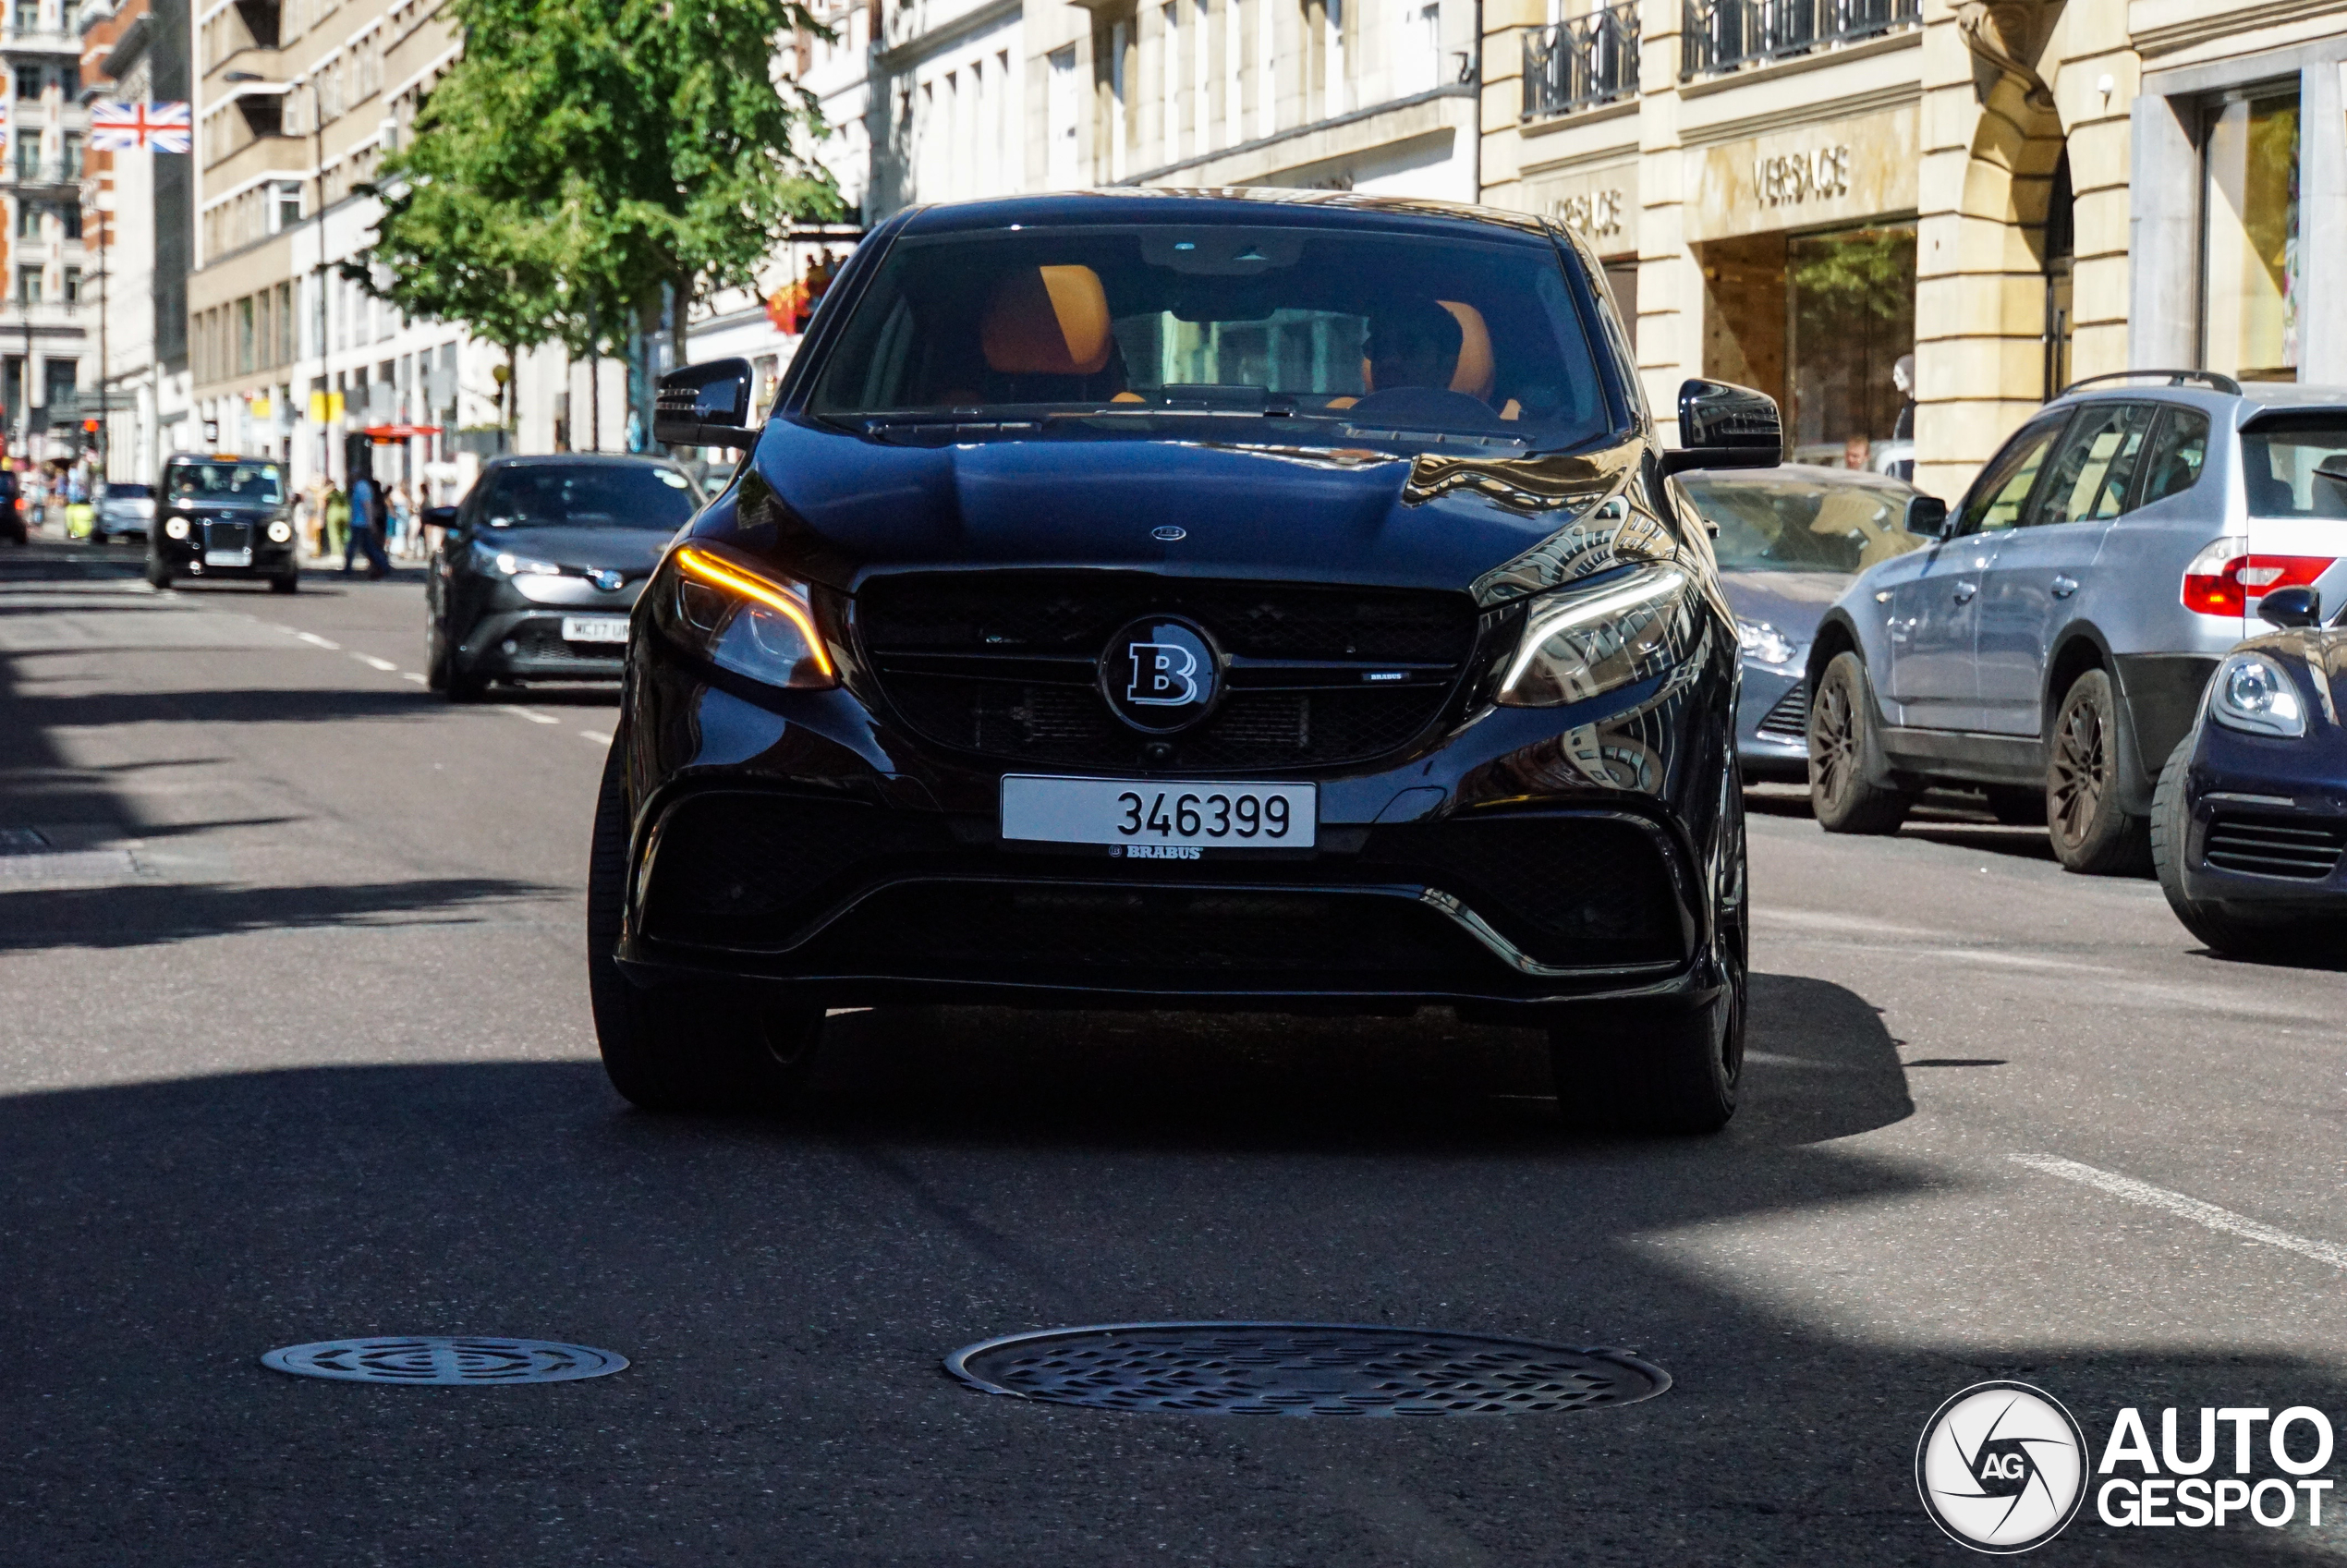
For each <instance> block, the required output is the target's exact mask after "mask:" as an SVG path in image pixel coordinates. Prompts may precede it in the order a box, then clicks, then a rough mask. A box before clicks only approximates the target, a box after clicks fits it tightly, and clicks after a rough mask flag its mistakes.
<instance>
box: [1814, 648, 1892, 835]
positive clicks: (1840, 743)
mask: <svg viewBox="0 0 2347 1568" xmlns="http://www.w3.org/2000/svg"><path fill="white" fill-rule="evenodd" d="M1873 749H1874V699H1872V698H1871V697H1870V696H1869V695H1868V694H1867V667H1866V665H1865V664H1864V663H1863V662H1860V660H1859V658H1858V656H1857V654H1855V653H1837V654H1835V655H1834V656H1833V659H1832V661H1831V662H1829V663H1828V664H1827V665H1826V673H1825V674H1824V675H1820V676H1819V677H1818V690H1817V694H1816V695H1815V696H1814V697H1813V698H1811V699H1810V701H1809V809H1810V810H1811V811H1812V812H1813V813H1815V814H1816V816H1817V819H1818V826H1819V827H1821V828H1823V829H1825V831H1826V832H1828V833H1897V832H1898V831H1899V824H1900V823H1902V822H1903V821H1905V820H1907V812H1908V810H1909V808H1912V807H1913V806H1914V805H1915V796H1914V795H1913V794H1912V793H1910V792H1908V791H1906V790H1900V789H1885V788H1883V787H1881V786H1880V785H1879V784H1869V783H1867V777H1866V760H1867V754H1868V753H1869V752H1871V751H1872V750H1873Z"/></svg>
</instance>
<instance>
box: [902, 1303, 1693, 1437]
mask: <svg viewBox="0 0 2347 1568" xmlns="http://www.w3.org/2000/svg"><path fill="white" fill-rule="evenodd" d="M945 1369H946V1370H947V1371H949V1372H951V1373H953V1374H954V1376H955V1377H957V1378H959V1379H961V1380H962V1381H964V1382H966V1383H967V1384H969V1385H970V1386H971V1387H972V1388H977V1389H982V1390H984V1391H985V1392H988V1393H1007V1394H1015V1395H1017V1396H1018V1397H1019V1398H1021V1399H1038V1400H1044V1401H1048V1402H1049V1403H1051V1404H1089V1405H1096V1406H1099V1407H1101V1408H1103V1409H1109V1410H1186V1411H1196V1412H1199V1413H1202V1414H1210V1415H1231V1416H1510V1415H1517V1414H1532V1413H1536V1412H1550V1411H1560V1410H1587V1409H1590V1408H1593V1407H1597V1406H1603V1405H1614V1404H1636V1402H1637V1401H1639V1400H1642V1399H1652V1398H1653V1397H1654V1396H1655V1395H1656V1394H1659V1393H1660V1392H1662V1391H1663V1390H1665V1389H1667V1388H1669V1387H1670V1386H1671V1374H1670V1373H1668V1372H1665V1371H1664V1370H1663V1369H1662V1368H1661V1367H1657V1366H1654V1365H1653V1364H1651V1363H1650V1362H1647V1361H1642V1360H1640V1359H1639V1358H1638V1357H1637V1356H1636V1355H1631V1354H1629V1353H1628V1352H1626V1351H1620V1350H1567V1349H1565V1348H1564V1347H1563V1346H1561V1345H1553V1344H1533V1343H1527V1342H1526V1341H1523V1340H1503V1339H1487V1338H1485V1337H1484V1336H1482V1335H1480V1334H1452V1333H1441V1332H1435V1331H1427V1330H1423V1329H1389V1328H1381V1327H1378V1326H1375V1325H1356V1324H1344V1323H1107V1324H1101V1325H1099V1326H1097V1327H1093V1328H1087V1329H1046V1330H1043V1331H1040V1332H1036V1333H1027V1334H1011V1335H1008V1336H1006V1337H1004V1338H1003V1339H996V1340H988V1341H987V1342H986V1343H983V1344H974V1345H971V1346H969V1347H968V1348H967V1349H965V1350H957V1351H955V1353H954V1354H953V1355H949V1356H947V1357H946V1358H945Z"/></svg>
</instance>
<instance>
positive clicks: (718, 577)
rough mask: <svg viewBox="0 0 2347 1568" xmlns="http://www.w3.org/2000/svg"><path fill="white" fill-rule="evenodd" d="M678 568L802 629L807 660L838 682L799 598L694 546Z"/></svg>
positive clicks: (679, 554)
mask: <svg viewBox="0 0 2347 1568" xmlns="http://www.w3.org/2000/svg"><path fill="white" fill-rule="evenodd" d="M676 568H677V570H679V571H681V572H683V573H684V574H685V575H686V576H687V577H693V578H695V579H697V580H699V581H700V582H704V583H707V584H708V585H709V586H710V587H711V588H715V589H721V590H724V591H725V592H727V593H731V594H735V595H737V596H739V597H740V598H743V599H747V600H748V601H749V602H752V603H753V604H761V605H764V606H765V607H766V608H767V609H769V610H772V611H773V612H774V613H775V614H778V615H781V616H782V617H783V618H784V619H785V620H787V621H789V622H790V624H791V625H792V626H796V627H797V629H798V635H799V636H800V637H801V638H804V639H805V641H806V644H807V653H806V657H807V658H808V659H809V661H811V662H813V663H814V665H815V667H816V669H817V671H818V672H820V673H821V675H822V678H823V679H824V680H825V681H827V682H828V681H832V680H835V679H836V678H837V675H836V673H835V672H834V671H833V668H832V660H831V655H830V653H829V652H827V651H826V650H824V648H823V639H822V638H821V635H820V634H819V633H818V632H817V631H816V629H815V617H814V616H813V615H811V614H809V613H808V609H807V605H806V603H805V602H804V601H802V600H800V599H799V598H798V596H797V595H796V594H794V593H792V592H791V591H790V590H788V589H785V588H784V587H782V586H781V585H779V584H776V583H772V582H768V581H767V580H766V579H765V578H763V577H753V576H752V575H750V574H749V573H748V572H746V571H744V570H742V569H741V568H740V567H738V566H736V565H734V564H733V563H732V562H730V561H724V560H721V559H719V558H718V557H717V556H715V555H712V554H711V553H709V552H707V551H705V550H701V549H699V548H698V547H696V546H693V545H689V544H688V545H686V546H685V547H684V548H683V549H681V550H679V551H677V552H676Z"/></svg>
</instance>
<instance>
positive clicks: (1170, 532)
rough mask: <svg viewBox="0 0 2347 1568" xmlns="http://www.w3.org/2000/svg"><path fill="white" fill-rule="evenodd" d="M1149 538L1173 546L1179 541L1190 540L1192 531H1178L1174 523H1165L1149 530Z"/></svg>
mask: <svg viewBox="0 0 2347 1568" xmlns="http://www.w3.org/2000/svg"><path fill="white" fill-rule="evenodd" d="M1149 537H1150V538H1151V539H1155V540H1161V541H1164V542H1165V543H1167V544H1171V543H1173V541H1175V540H1177V539H1187V538H1189V537H1190V530H1189V529H1177V528H1175V527H1174V526H1173V524H1172V523H1164V524H1161V525H1160V526H1159V527H1157V528H1153V529H1149Z"/></svg>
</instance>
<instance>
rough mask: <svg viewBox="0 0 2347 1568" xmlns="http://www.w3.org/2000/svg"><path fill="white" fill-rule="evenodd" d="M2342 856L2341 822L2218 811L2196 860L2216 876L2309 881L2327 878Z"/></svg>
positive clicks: (2344, 826)
mask: <svg viewBox="0 0 2347 1568" xmlns="http://www.w3.org/2000/svg"><path fill="white" fill-rule="evenodd" d="M2342 850H2347V822H2340V821H2326V820H2323V819H2321V818H2317V817H2280V816H2252V815H2248V814H2246V813H2242V812H2234V811H2219V812H2218V813H2217V814H2216V816H2215V817H2213V818H2211V819H2210V820H2209V823H2208V839H2207V847H2206V848H2205V849H2204V850H2203V851H2202V854H2203V855H2204V856H2205V857H2206V858H2207V861H2208V863H2209V864H2210V865H2211V866H2214V867H2217V868H2218V869H2219V870H2226V871H2247V872H2251V873H2253V874H2255V875H2257V876H2261V877H2294V878H2297V879H2300V880H2302V881H2313V880H2316V879H2318V878H2322V877H2327V876H2329V875H2330V873H2331V871H2332V869H2334V868H2336V867H2337V866H2338V864H2339V857H2340V853H2341V851H2342Z"/></svg>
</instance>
